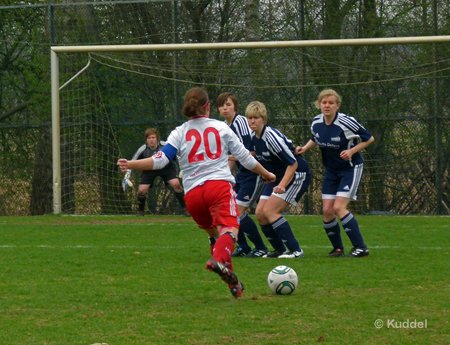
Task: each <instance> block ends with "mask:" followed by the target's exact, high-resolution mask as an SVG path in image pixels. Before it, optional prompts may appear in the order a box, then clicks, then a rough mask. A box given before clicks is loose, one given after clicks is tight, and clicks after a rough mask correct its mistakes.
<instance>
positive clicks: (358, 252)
mask: <svg viewBox="0 0 450 345" xmlns="http://www.w3.org/2000/svg"><path fill="white" fill-rule="evenodd" d="M366 256H369V249H367V247H366V248H356V247H353V249H352V251H351V252H350V254H348V255H346V257H348V258H364V257H366Z"/></svg>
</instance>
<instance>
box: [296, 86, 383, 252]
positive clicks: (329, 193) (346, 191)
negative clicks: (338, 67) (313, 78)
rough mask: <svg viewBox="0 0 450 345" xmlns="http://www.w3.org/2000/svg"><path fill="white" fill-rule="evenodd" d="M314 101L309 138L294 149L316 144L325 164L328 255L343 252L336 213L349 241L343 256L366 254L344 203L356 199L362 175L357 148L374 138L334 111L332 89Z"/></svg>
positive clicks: (335, 100) (337, 103) (335, 98)
mask: <svg viewBox="0 0 450 345" xmlns="http://www.w3.org/2000/svg"><path fill="white" fill-rule="evenodd" d="M315 105H316V108H317V109H320V110H321V111H322V113H321V114H320V115H317V116H316V117H315V118H314V119H313V122H312V124H311V132H312V138H311V140H310V141H309V142H308V143H307V144H306V145H305V146H303V147H300V146H298V147H297V148H296V149H295V153H297V154H303V153H305V152H306V151H308V150H310V149H312V148H315V147H317V146H319V148H320V151H321V153H322V162H323V164H324V165H325V168H326V169H325V176H324V179H323V186H322V200H323V227H324V229H325V232H326V233H327V235H328V238H329V239H330V242H331V244H332V245H333V250H332V251H331V252H330V253H329V254H328V256H329V257H341V256H345V253H344V245H343V243H342V239H341V231H340V226H339V222H338V221H337V219H336V215H337V216H338V217H339V219H340V221H341V225H342V227H343V228H344V231H345V233H346V234H347V236H348V237H349V239H350V241H351V243H352V245H353V249H352V250H351V251H350V254H348V255H347V256H349V257H354V258H360V257H365V256H368V255H369V249H367V246H366V244H365V243H364V240H363V237H362V234H361V231H360V230H359V225H358V222H357V221H356V218H355V217H354V216H353V214H352V213H351V212H350V211H349V210H348V209H347V207H348V204H349V203H350V201H351V200H356V197H357V192H358V188H359V185H360V183H361V180H362V176H363V167H364V160H363V158H362V155H361V152H360V151H361V150H363V149H365V148H366V147H367V146H369V145H370V144H372V143H373V142H374V140H375V139H374V137H373V136H372V135H371V134H370V133H369V132H368V131H367V130H366V129H365V128H364V127H363V126H361V125H360V124H359V123H358V122H357V121H356V120H355V119H354V118H353V117H350V116H347V115H345V114H343V113H339V112H338V110H339V107H340V105H341V96H340V95H339V94H338V93H337V92H336V91H334V90H332V89H327V90H323V91H322V92H321V93H320V94H319V97H318V99H317V101H316V102H315Z"/></svg>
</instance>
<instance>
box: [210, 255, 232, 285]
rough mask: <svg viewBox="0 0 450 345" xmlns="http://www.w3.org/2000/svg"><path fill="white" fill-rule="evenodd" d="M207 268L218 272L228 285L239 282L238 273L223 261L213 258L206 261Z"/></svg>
mask: <svg viewBox="0 0 450 345" xmlns="http://www.w3.org/2000/svg"><path fill="white" fill-rule="evenodd" d="M206 269H207V270H208V271H211V272H214V273H217V274H218V275H219V276H220V278H222V280H223V281H224V282H225V283H227V284H228V285H237V284H238V283H239V281H238V278H237V276H236V274H235V273H234V272H233V271H232V270H230V269H228V268H227V267H226V266H225V265H224V264H223V263H221V262H218V261H216V260H215V259H213V258H211V259H209V260H208V262H207V263H206Z"/></svg>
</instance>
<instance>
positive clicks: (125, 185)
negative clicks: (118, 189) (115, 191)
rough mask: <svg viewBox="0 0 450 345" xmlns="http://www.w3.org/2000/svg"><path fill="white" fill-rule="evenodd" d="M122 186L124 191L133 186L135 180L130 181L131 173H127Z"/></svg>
mask: <svg viewBox="0 0 450 345" xmlns="http://www.w3.org/2000/svg"><path fill="white" fill-rule="evenodd" d="M122 187H123V191H124V192H126V191H127V187H133V182H131V181H130V173H126V174H125V177H124V178H123V181H122Z"/></svg>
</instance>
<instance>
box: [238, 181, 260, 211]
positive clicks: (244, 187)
mask: <svg viewBox="0 0 450 345" xmlns="http://www.w3.org/2000/svg"><path fill="white" fill-rule="evenodd" d="M257 179H258V175H256V174H252V175H249V176H247V177H246V178H245V179H244V180H242V181H241V182H239V183H238V182H236V184H235V185H234V191H235V192H236V201H237V204H238V205H239V206H244V207H250V206H251V205H255V204H257V203H258V200H259V196H260V195H261V191H262V188H259V189H258V188H257Z"/></svg>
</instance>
